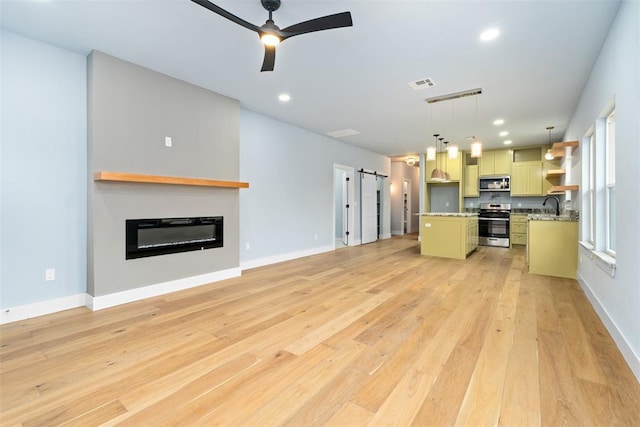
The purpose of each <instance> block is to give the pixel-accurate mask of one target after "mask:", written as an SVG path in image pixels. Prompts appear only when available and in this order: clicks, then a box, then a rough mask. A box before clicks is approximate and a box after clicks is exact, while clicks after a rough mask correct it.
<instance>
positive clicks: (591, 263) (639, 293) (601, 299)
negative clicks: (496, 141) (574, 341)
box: [565, 0, 640, 380]
mask: <svg viewBox="0 0 640 427" xmlns="http://www.w3.org/2000/svg"><path fill="white" fill-rule="evenodd" d="M639 27H640V3H639V2H638V1H635V0H631V1H625V2H623V3H622V5H621V7H620V10H619V11H618V15H617V17H616V20H615V22H614V23H613V26H612V28H611V31H610V33H609V35H608V38H607V40H606V42H605V44H604V45H603V47H602V50H601V52H600V54H599V56H598V60H597V62H596V64H595V66H594V68H593V70H592V72H591V76H590V78H589V81H588V83H587V85H586V87H585V89H584V91H583V93H582V96H581V99H580V102H579V103H578V106H577V108H576V111H575V113H574V115H573V118H572V120H571V122H570V124H569V127H568V130H567V133H566V134H565V140H582V138H583V137H584V136H585V133H586V132H587V130H588V129H589V128H590V127H591V126H592V125H594V123H595V120H596V118H598V117H599V115H600V114H601V113H602V111H603V109H604V108H605V107H606V106H607V104H608V103H609V101H610V100H611V99H613V98H615V106H616V192H617V196H616V204H617V206H616V218H615V220H616V225H617V232H616V240H617V248H616V264H617V271H616V274H615V277H611V276H610V275H609V274H608V273H606V272H605V270H604V269H602V268H601V267H600V265H599V264H598V261H597V258H596V257H594V258H593V259H590V252H589V251H587V250H585V249H580V264H579V267H578V280H579V281H580V283H581V285H582V286H583V288H584V289H585V292H586V293H587V295H588V296H589V297H590V299H591V301H592V303H593V304H594V307H595V309H596V310H597V311H598V314H599V315H600V316H601V317H602V319H603V321H604V323H605V324H606V325H607V328H608V329H609V332H610V333H611V335H612V336H613V338H614V339H615V340H616V343H617V344H618V347H619V348H620V349H621V351H622V353H623V355H624V356H625V359H626V360H627V362H628V363H629V365H630V366H631V368H632V370H633V371H634V373H635V375H636V377H637V378H638V379H639V380H640V317H639V315H638V313H639V312H640V279H639V277H640V263H639V262H638V260H640V220H639V218H640V217H639V216H638V212H639V209H640V172H639V171H640V168H639V167H638V165H640V98H639V96H640V95H639V94H640V77H639V76H640V30H639ZM582 152H583V150H576V151H575V152H574V157H578V158H577V159H576V161H575V162H573V167H572V170H571V176H572V181H573V183H577V182H581V167H582V161H580V158H579V156H581V154H582Z"/></svg>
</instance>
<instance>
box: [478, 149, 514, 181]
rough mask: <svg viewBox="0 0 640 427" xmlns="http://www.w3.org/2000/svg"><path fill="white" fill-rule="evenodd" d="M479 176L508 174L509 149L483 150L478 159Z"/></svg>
mask: <svg viewBox="0 0 640 427" xmlns="http://www.w3.org/2000/svg"><path fill="white" fill-rule="evenodd" d="M478 171H479V174H480V176H493V175H510V174H511V150H497V151H485V152H484V153H482V157H480V159H479V160H478Z"/></svg>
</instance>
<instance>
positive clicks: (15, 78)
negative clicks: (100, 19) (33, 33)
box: [0, 31, 87, 317]
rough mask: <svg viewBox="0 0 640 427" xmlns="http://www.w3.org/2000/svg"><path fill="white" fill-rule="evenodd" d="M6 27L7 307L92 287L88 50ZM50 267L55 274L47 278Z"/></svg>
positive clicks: (0, 278) (3, 283)
mask: <svg viewBox="0 0 640 427" xmlns="http://www.w3.org/2000/svg"><path fill="white" fill-rule="evenodd" d="M1 34H2V35H1V37H2V61H1V64H2V86H1V91H0V92H1V97H2V98H1V99H2V152H1V154H2V156H1V177H2V179H1V184H0V185H1V193H0V200H1V205H2V210H1V224H0V227H1V233H2V238H1V239H0V240H1V243H0V244H1V247H2V250H1V251H2V252H1V254H2V257H1V274H0V296H1V303H0V304H1V306H2V308H3V309H6V308H8V307H15V306H19V305H26V304H32V303H36V302H39V301H47V300H56V299H61V298H65V297H72V296H74V295H78V294H84V292H85V291H86V264H87V259H86V247H87V231H86V227H87V225H86V218H87V208H86V203H87V198H86V193H87V191H86V182H87V166H86V164H87V150H86V142H87V127H86V122H87V109H86V105H87V97H86V62H85V57H84V56H82V55H79V54H76V53H72V52H69V51H66V50H63V49H59V48H57V47H54V46H51V45H48V44H45V43H41V42H38V41H34V40H31V39H28V38H24V37H22V36H19V35H17V34H14V33H11V32H7V31H2V33H1ZM50 268H54V269H55V275H56V277H55V281H52V282H45V280H44V278H45V269H50ZM80 304H81V303H80ZM73 305H78V304H73ZM63 306H64V304H63ZM4 314H5V311H3V317H4ZM8 314H10V313H8Z"/></svg>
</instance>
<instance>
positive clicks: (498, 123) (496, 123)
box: [493, 119, 504, 126]
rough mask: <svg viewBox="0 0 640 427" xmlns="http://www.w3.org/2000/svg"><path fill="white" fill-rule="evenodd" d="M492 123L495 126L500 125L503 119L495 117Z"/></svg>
mask: <svg viewBox="0 0 640 427" xmlns="http://www.w3.org/2000/svg"><path fill="white" fill-rule="evenodd" d="M493 124H494V125H496V126H500V125H503V124H504V120H503V119H497V120H494V121H493Z"/></svg>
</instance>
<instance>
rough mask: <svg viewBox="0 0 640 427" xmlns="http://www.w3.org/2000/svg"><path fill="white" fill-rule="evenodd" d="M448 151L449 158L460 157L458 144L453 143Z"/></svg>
mask: <svg viewBox="0 0 640 427" xmlns="http://www.w3.org/2000/svg"><path fill="white" fill-rule="evenodd" d="M447 153H448V154H449V158H450V159H451V160H455V159H457V158H458V146H457V145H456V144H452V145H451V146H450V147H449V148H448V149H447Z"/></svg>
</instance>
